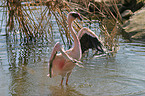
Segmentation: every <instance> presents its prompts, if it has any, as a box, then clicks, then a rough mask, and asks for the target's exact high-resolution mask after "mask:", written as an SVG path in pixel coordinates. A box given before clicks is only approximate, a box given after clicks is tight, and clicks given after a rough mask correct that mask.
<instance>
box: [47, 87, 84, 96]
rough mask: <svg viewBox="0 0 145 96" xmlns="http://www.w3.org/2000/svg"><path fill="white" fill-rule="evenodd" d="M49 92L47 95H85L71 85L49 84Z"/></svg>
mask: <svg viewBox="0 0 145 96" xmlns="http://www.w3.org/2000/svg"><path fill="white" fill-rule="evenodd" d="M49 89H50V91H51V94H50V95H49V96H85V95H83V94H81V93H80V92H79V91H76V90H75V88H73V87H71V86H66V87H64V86H50V88H49Z"/></svg>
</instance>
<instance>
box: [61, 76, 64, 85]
mask: <svg viewBox="0 0 145 96" xmlns="http://www.w3.org/2000/svg"><path fill="white" fill-rule="evenodd" d="M63 80H64V77H62V79H61V83H60V85H61V86H62V84H63Z"/></svg>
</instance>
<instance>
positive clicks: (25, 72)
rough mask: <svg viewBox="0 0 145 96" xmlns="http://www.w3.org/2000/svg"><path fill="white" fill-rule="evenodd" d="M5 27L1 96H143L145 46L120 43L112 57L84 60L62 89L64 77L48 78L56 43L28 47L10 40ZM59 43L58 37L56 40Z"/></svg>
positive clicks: (1, 46)
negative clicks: (52, 52)
mask: <svg viewBox="0 0 145 96" xmlns="http://www.w3.org/2000/svg"><path fill="white" fill-rule="evenodd" d="M5 25H6V24H5V23H3V24H2V26H1V29H0V30H1V32H0V94H1V96H15V95H16V96H144V95H145V70H144V68H145V62H144V61H145V60H144V59H145V43H144V42H127V41H126V40H124V39H120V43H119V45H120V49H119V51H118V52H117V53H116V54H115V56H113V57H99V58H97V57H94V58H89V57H88V58H89V59H88V58H85V57H83V58H82V62H83V64H84V68H80V67H77V66H76V67H75V68H74V70H73V72H72V74H71V77H70V78H69V86H59V84H60V80H61V77H60V76H57V77H55V78H52V79H50V78H48V77H47V74H48V60H49V57H50V53H51V51H52V48H53V45H54V43H52V44H51V43H46V44H41V43H38V44H34V45H25V44H21V42H20V41H19V37H17V38H18V41H15V39H14V36H12V35H11V36H10V37H11V38H10V37H9V38H7V36H6V34H5V33H6V30H5ZM56 37H58V38H56V40H59V41H61V40H60V39H59V36H56Z"/></svg>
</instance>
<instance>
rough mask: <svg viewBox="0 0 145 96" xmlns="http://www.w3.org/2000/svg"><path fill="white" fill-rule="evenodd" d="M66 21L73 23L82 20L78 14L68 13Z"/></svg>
mask: <svg viewBox="0 0 145 96" xmlns="http://www.w3.org/2000/svg"><path fill="white" fill-rule="evenodd" d="M67 19H68V21H74V20H75V19H79V20H80V21H82V18H81V16H80V14H79V13H77V12H70V13H69V14H68V17H67Z"/></svg>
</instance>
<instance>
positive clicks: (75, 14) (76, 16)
mask: <svg viewBox="0 0 145 96" xmlns="http://www.w3.org/2000/svg"><path fill="white" fill-rule="evenodd" d="M71 15H72V16H73V17H74V18H78V19H79V20H81V21H82V18H81V16H80V15H79V14H78V13H72V14H71Z"/></svg>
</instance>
